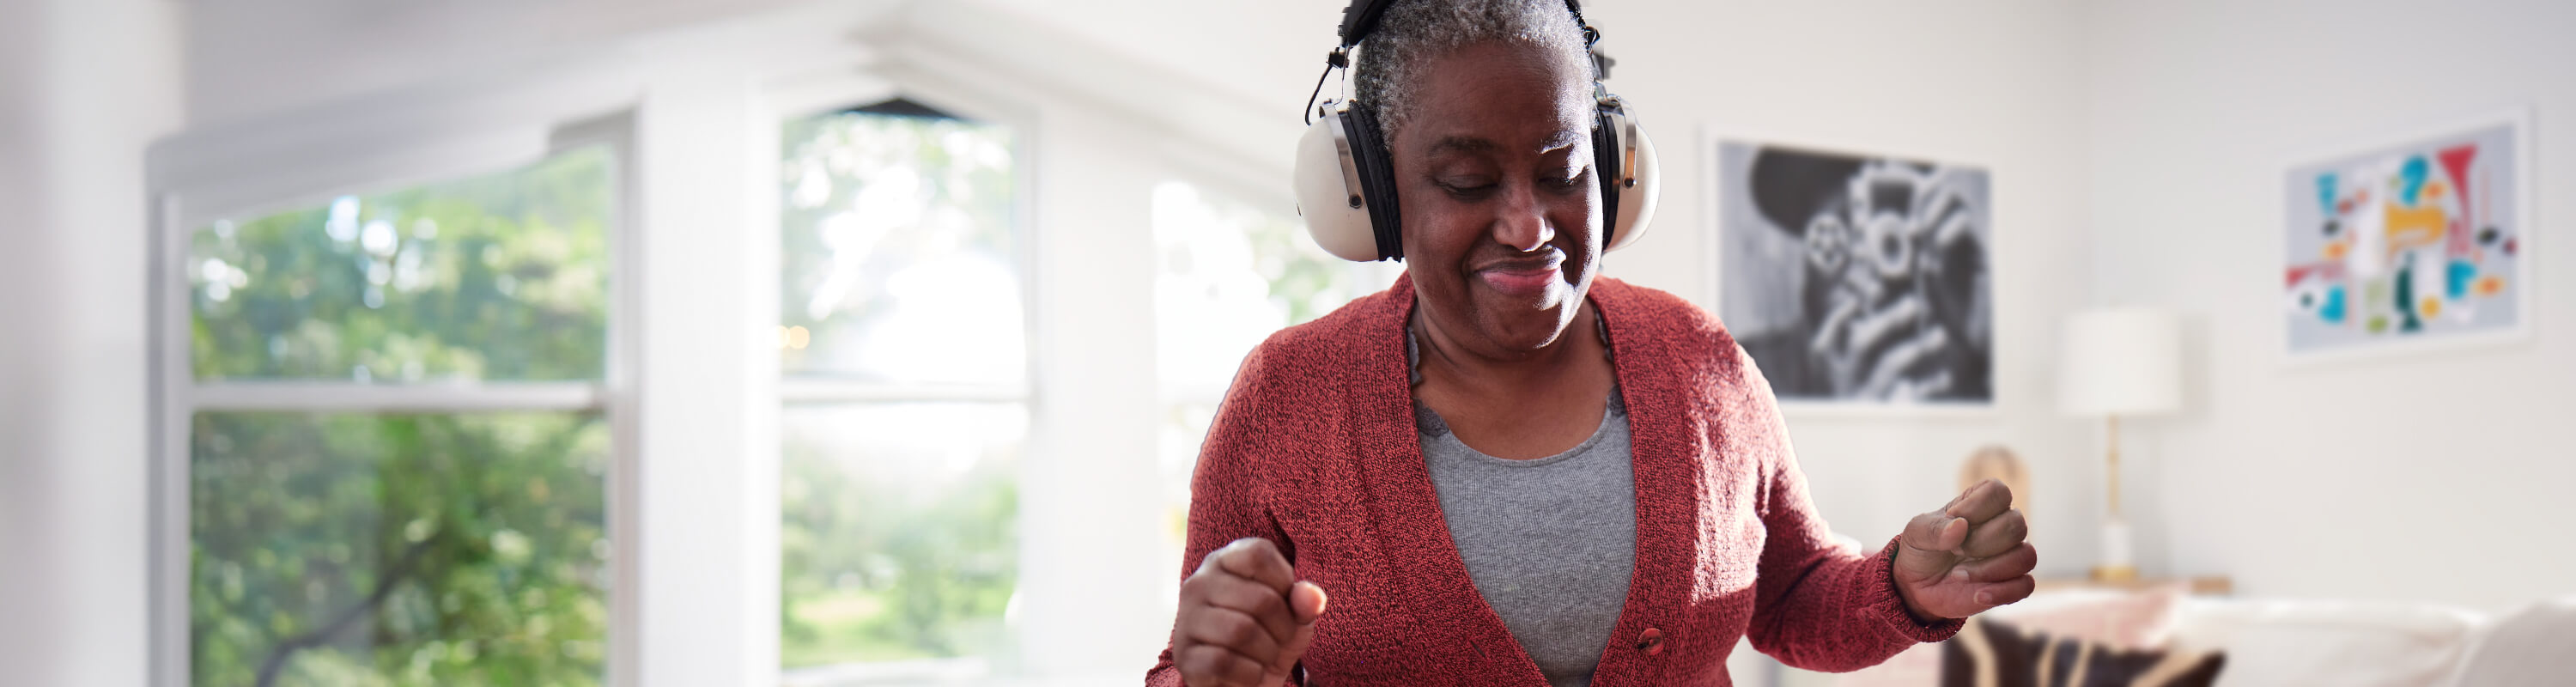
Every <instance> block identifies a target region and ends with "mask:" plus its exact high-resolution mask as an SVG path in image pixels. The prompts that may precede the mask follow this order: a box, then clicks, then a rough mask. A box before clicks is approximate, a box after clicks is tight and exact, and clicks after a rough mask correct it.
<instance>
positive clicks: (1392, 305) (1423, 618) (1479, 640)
mask: <svg viewBox="0 0 2576 687" xmlns="http://www.w3.org/2000/svg"><path fill="white" fill-rule="evenodd" d="M1383 297H1384V298H1386V299H1387V301H1388V302H1387V303H1385V304H1383V305H1382V306H1381V307H1378V308H1374V309H1373V310H1374V312H1372V313H1371V316H1370V317H1369V318H1368V321H1367V322H1365V323H1363V324H1362V325H1361V328H1362V330H1363V331H1362V343H1361V344H1360V345H1361V346H1363V347H1364V348H1363V349H1362V350H1360V351H1357V352H1356V353H1357V355H1355V356H1354V358H1355V359H1357V360H1361V361H1365V362H1364V363H1362V364H1359V365H1353V366H1352V367H1351V368H1350V369H1351V372H1350V376H1349V378H1348V379H1346V380H1345V383H1344V388H1345V389H1348V397H1349V399H1350V413H1351V415H1350V416H1349V417H1350V427H1351V434H1352V436H1351V439H1352V443H1353V445H1354V447H1355V448H1357V449H1358V454H1359V458H1360V465H1361V475H1362V480H1363V481H1364V482H1366V483H1367V485H1368V494H1369V497H1370V504H1369V505H1370V507H1369V512H1370V513H1371V514H1372V517H1373V518H1374V519H1375V520H1376V522H1375V525H1376V528H1377V531H1378V533H1379V535H1380V536H1381V537H1382V539H1381V545H1382V547H1383V549H1384V552H1385V554H1386V556H1387V562H1388V566H1387V569H1388V570H1389V571H1390V575H1391V576H1392V577H1393V578H1394V579H1395V581H1396V582H1397V583H1398V584H1399V585H1400V586H1401V588H1403V589H1407V590H1410V591H1411V592H1412V593H1411V594H1409V595H1408V596H1407V597H1406V602H1407V604H1408V605H1409V606H1410V607H1411V608H1412V609H1413V614H1414V616H1415V618H1416V619H1417V620H1418V621H1420V622H1421V623H1422V627H1421V631H1422V632H1423V633H1425V634H1426V635H1427V636H1431V637H1440V638H1443V639H1452V640H1456V641H1459V642H1463V643H1465V644H1466V645H1467V647H1466V649H1465V650H1463V651H1462V652H1461V654H1460V657H1461V658H1467V659H1472V660H1475V661H1477V663H1476V664H1475V665H1474V666H1473V667H1468V668H1466V669H1465V670H1462V671H1460V673H1459V674H1455V675H1453V676H1452V677H1453V678H1455V679H1458V680H1461V681H1462V682H1461V683H1460V684H1477V685H1485V684H1494V680H1496V679H1501V678H1502V676H1526V677H1528V678H1531V679H1532V680H1534V681H1536V682H1534V683H1533V684H1542V685H1543V684H1544V681H1543V680H1538V678H1539V671H1538V664H1537V663H1534V662H1532V661H1531V660H1530V658H1529V656H1528V654H1526V653H1524V652H1522V651H1521V648H1520V644H1519V643H1518V642H1515V641H1513V639H1512V635H1511V630H1510V629H1509V628H1507V627H1505V626H1504V625H1503V619H1502V616H1501V615H1498V614H1496V613H1495V612H1494V610H1493V607H1492V606H1489V605H1487V604H1486V603H1485V597H1484V595H1483V594H1482V593H1480V592H1478V591H1476V585H1475V582H1474V580H1473V579H1471V578H1469V577H1468V576H1467V563H1466V560H1465V559H1464V558H1461V557H1460V556H1459V555H1458V545H1457V542H1456V541H1455V540H1453V539H1451V538H1450V536H1449V524H1448V520H1446V519H1445V518H1444V516H1443V515H1442V514H1441V512H1440V496H1439V492H1438V491H1437V490H1436V489H1435V488H1434V487H1433V486H1432V484H1431V470H1430V467H1429V466H1428V465H1426V464H1425V463H1424V460H1423V456H1422V437H1421V434H1420V433H1419V431H1418V430H1417V429H1416V427H1415V425H1414V414H1413V389H1412V384H1411V371H1410V370H1407V369H1406V368H1405V354H1404V327H1405V323H1406V322H1407V321H1408V320H1409V318H1410V317H1411V316H1412V314H1413V302H1414V300H1413V299H1414V295H1413V279H1412V276H1411V275H1406V276H1403V277H1398V278H1397V279H1396V282H1395V285H1394V286H1393V287H1391V288H1389V289H1388V290H1387V291H1386V294H1385V295H1384V296H1383ZM1633 603H1634V602H1633V601H1632V602H1631V604H1633ZM1514 663H1517V664H1519V665H1517V666H1515V665H1513V664H1514ZM1480 674H1481V677H1479V675H1480Z"/></svg>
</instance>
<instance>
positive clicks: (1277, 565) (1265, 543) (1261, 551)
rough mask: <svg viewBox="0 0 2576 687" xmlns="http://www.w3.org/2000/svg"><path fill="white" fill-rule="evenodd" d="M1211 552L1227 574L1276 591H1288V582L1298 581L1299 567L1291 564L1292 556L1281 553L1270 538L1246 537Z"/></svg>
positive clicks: (1220, 567) (1219, 566)
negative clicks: (1289, 559)
mask: <svg viewBox="0 0 2576 687" xmlns="http://www.w3.org/2000/svg"><path fill="white" fill-rule="evenodd" d="M1208 555H1209V556H1210V557H1213V558H1216V559H1217V567H1218V568H1219V569H1222V570H1224V571H1225V572H1226V573H1227V574H1231V575H1234V576H1236V577H1241V578H1244V579H1247V580H1252V581H1254V582H1259V583H1261V584H1262V586H1265V587H1269V588H1270V591H1271V593H1273V594H1286V593H1288V585H1290V584H1294V583H1296V582H1297V570H1296V569H1295V568H1291V567H1288V557H1286V556H1282V555H1279V545H1277V544H1272V543H1270V540H1268V539H1263V538H1260V537H1244V538H1242V539H1237V540H1234V543H1231V544H1227V545H1225V548H1222V549H1217V550H1216V553H1211V554H1208Z"/></svg>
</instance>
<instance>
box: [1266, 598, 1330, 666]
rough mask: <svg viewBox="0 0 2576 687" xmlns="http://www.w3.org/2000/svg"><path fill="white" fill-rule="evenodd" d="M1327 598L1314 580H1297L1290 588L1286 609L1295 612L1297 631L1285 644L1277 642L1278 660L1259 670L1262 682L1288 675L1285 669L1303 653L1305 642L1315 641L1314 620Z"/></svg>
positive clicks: (1321, 615)
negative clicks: (1278, 644) (1266, 668)
mask: <svg viewBox="0 0 2576 687" xmlns="http://www.w3.org/2000/svg"><path fill="white" fill-rule="evenodd" d="M1327 601H1329V599H1328V598H1327V597H1326V596H1325V595H1324V588H1323V587H1318V586H1315V583H1313V582H1299V583H1297V585H1296V586H1295V587H1291V588H1289V590H1288V609H1289V610H1290V611H1291V612H1293V613H1295V614H1296V615H1297V632H1296V634H1294V635H1290V636H1289V638H1288V642H1287V643H1286V644H1282V645H1280V647H1279V660H1278V661H1276V662H1273V663H1271V664H1270V666H1269V670H1265V671H1262V684H1264V685H1276V684H1279V683H1280V681H1282V680H1286V679H1288V671H1289V670H1290V669H1292V668H1295V667H1296V666H1297V659H1300V658H1304V657H1305V656H1306V646H1307V645H1308V644H1313V643H1314V641H1315V621H1316V620H1317V619H1320V618H1322V617H1324V606H1325V603H1326V602H1327Z"/></svg>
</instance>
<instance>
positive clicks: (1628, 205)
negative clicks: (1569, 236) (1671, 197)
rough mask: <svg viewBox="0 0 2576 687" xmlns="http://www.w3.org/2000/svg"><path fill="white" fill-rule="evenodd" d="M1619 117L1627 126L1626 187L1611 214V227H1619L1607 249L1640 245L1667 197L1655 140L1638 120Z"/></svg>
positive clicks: (1624, 133) (1623, 138) (1623, 182)
mask: <svg viewBox="0 0 2576 687" xmlns="http://www.w3.org/2000/svg"><path fill="white" fill-rule="evenodd" d="M1616 119H1617V121H1618V125H1619V126H1620V127H1621V128H1623V129H1625V131H1622V132H1620V136H1619V139H1620V141H1622V142H1623V143H1625V144H1626V145H1624V146H1623V147H1625V148H1627V150H1625V151H1622V158H1623V162H1622V163H1621V165H1620V172H1621V176H1622V177H1624V179H1622V180H1621V182H1620V183H1621V185H1623V186H1625V187H1626V188H1623V189H1621V190H1620V191H1619V207H1617V208H1613V209H1612V214H1611V216H1610V217H1611V225H1610V226H1614V227H1618V230H1617V231H1614V232H1611V243H1610V245H1607V246H1602V247H1601V250H1602V251H1603V252H1608V251H1614V250H1618V249H1621V248H1626V247H1628V246H1632V245H1636V243H1637V237H1640V236H1645V235H1646V228H1647V227H1648V226H1649V224H1650V223H1651V222H1653V221H1654V219H1655V203H1657V202H1658V201H1661V200H1663V186H1662V184H1658V183H1656V182H1657V181H1659V180H1660V179H1662V174H1661V173H1660V172H1661V171H1662V165H1661V163H1660V161H1658V160H1656V158H1655V142H1654V140H1653V139H1650V138H1647V137H1646V129H1645V127H1641V126H1637V124H1636V120H1633V119H1629V118H1627V117H1625V116H1621V117H1617V118H1616Z"/></svg>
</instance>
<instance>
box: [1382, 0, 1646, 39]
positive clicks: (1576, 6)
mask: <svg viewBox="0 0 2576 687" xmlns="http://www.w3.org/2000/svg"><path fill="white" fill-rule="evenodd" d="M1396 2H1397V0H1353V2H1351V6H1349V7H1345V8H1342V47H1344V48H1349V47H1351V46H1354V45H1359V44H1360V40H1361V39H1364V38H1368V35H1369V34H1371V33H1375V32H1377V20H1378V18H1379V17H1383V16H1386V8H1387V6H1389V5H1393V4H1395V3H1396ZM1565 11H1567V12H1572V13H1574V23H1575V25H1577V26H1581V27H1583V44H1584V45H1585V46H1587V47H1588V46H1590V45H1592V43H1593V42H1595V41H1599V40H1601V34H1600V33H1598V32H1595V31H1593V30H1592V24H1591V23H1590V22H1586V21H1584V20H1583V3H1582V2H1581V0H1565Z"/></svg>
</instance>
